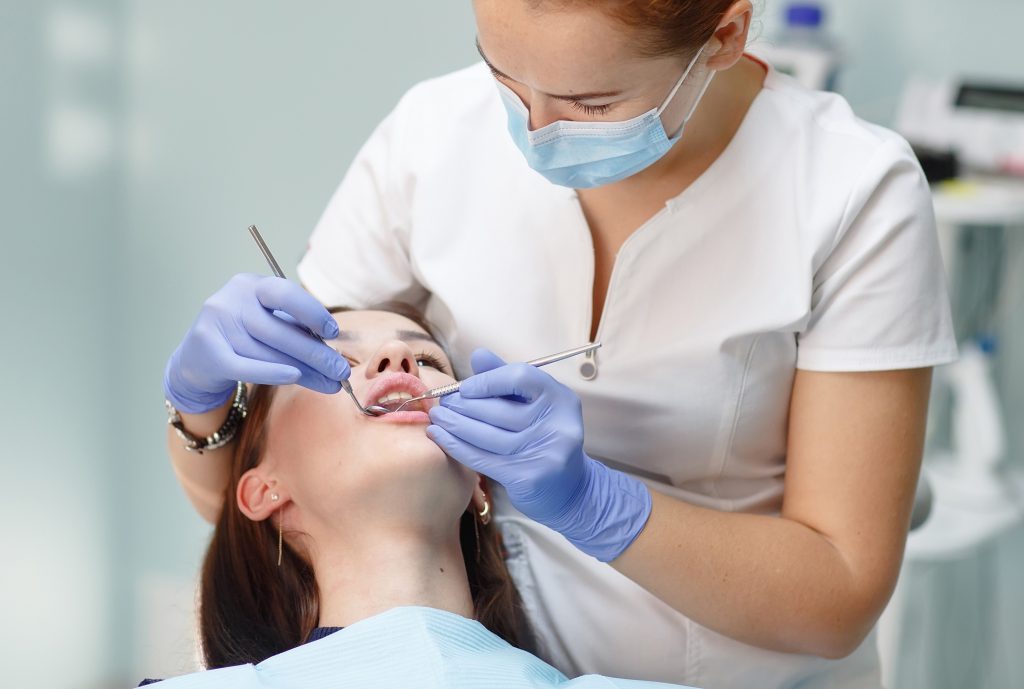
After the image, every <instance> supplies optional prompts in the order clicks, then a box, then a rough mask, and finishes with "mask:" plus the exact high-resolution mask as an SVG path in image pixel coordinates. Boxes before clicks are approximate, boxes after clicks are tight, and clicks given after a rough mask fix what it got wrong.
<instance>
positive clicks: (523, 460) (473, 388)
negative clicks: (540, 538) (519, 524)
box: [427, 349, 651, 562]
mask: <svg viewBox="0 0 1024 689" xmlns="http://www.w3.org/2000/svg"><path fill="white" fill-rule="evenodd" d="M472 363H473V371H474V372H475V373H476V375H474V376H472V377H470V378H467V379H466V380H464V381H463V382H462V387H461V389H460V391H459V392H456V393H453V394H451V395H447V396H445V397H442V398H441V402H440V405H439V406H436V407H434V408H433V409H431V410H430V420H431V422H432V424H433V425H431V426H429V427H428V428H427V434H428V435H429V436H430V437H431V439H433V440H434V442H436V443H437V444H438V445H439V446H440V447H441V449H443V450H444V451H445V452H446V453H447V454H448V456H450V457H452V458H453V459H455V460H457V461H459V462H461V463H462V464H464V465H466V466H468V467H470V468H472V469H474V470H475V471H477V472H479V473H481V474H484V475H485V476H487V477H488V478H491V479H493V480H495V481H497V482H498V483H500V484H501V485H502V486H504V487H505V490H507V491H508V494H509V497H510V498H511V500H512V504H513V505H515V507H516V508H517V509H518V510H519V511H520V512H522V513H523V514H525V515H526V516H527V517H530V518H531V519H533V520H535V521H538V522H540V523H541V524H544V525H545V526H548V527H550V528H552V529H554V530H555V531H558V532H559V533H561V534H562V535H563V536H565V537H566V538H567V539H569V541H570V542H571V543H572V544H573V545H575V546H576V547H577V548H579V549H580V550H582V551H583V552H585V553H587V554H589V555H592V556H593V557H596V558H597V559H599V560H601V561H603V562H610V561H611V560H614V559H615V558H616V557H618V556H619V555H620V554H622V552H623V551H624V550H625V549H626V548H627V547H629V545H630V544H631V543H632V542H633V540H634V539H636V537H637V536H638V535H639V534H640V532H641V531H642V530H643V527H644V525H645V524H646V523H647V518H648V517H649V516H650V513H651V495H650V493H649V492H648V490H647V487H646V486H645V485H644V484H643V483H641V482H640V481H638V480H637V479H635V478H633V477H632V476H629V475H627V474H624V473H622V472H621V471H615V470H614V469H609V468H608V467H606V466H605V465H604V464H601V463H600V462H598V461H596V460H594V459H592V458H590V457H588V456H587V453H586V452H584V451H583V413H582V409H581V405H580V398H579V397H578V396H577V395H576V393H574V392H573V391H572V390H570V389H569V388H567V387H566V386H564V385H562V384H561V383H559V382H558V381H556V380H555V379H554V378H552V377H551V376H550V375H548V374H547V373H544V372H543V371H541V370H540V369H538V368H536V367H534V366H530V365H529V364H511V365H506V364H505V362H503V361H502V360H501V359H500V358H498V357H497V356H496V355H495V354H493V353H491V352H489V351H487V350H485V349H478V350H477V351H475V352H474V353H473V357H472Z"/></svg>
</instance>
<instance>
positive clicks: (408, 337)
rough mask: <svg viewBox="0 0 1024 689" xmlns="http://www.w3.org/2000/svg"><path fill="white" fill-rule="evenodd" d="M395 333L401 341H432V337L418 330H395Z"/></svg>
mask: <svg viewBox="0 0 1024 689" xmlns="http://www.w3.org/2000/svg"><path fill="white" fill-rule="evenodd" d="M395 334H396V335H398V339H399V340H401V341H402V342H433V341H434V338H432V337H431V336H430V335H428V334H427V333H425V332H422V331H419V330H396V331H395Z"/></svg>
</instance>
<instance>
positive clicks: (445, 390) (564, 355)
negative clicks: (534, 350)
mask: <svg viewBox="0 0 1024 689" xmlns="http://www.w3.org/2000/svg"><path fill="white" fill-rule="evenodd" d="M600 346H601V343H600V342H591V343H590V344H586V345H583V346H582V347H576V348H575V349H567V350H565V351H564V352H559V353H558V354H552V355H551V356H542V357H541V358H539V359H534V360H533V361H527V362H526V363H528V364H529V365H530V366H536V367H537V368H540V367H541V366H547V365H548V364H553V363H555V362H556V361H561V360H562V359H568V358H569V357H573V356H579V355H580V354H589V353H590V352H592V351H594V350H595V349H597V348H599V347H600ZM461 386H462V381H461V380H457V381H455V382H454V383H449V384H448V385H442V386H441V387H437V388H432V389H430V390H427V392H426V393H425V394H423V395H420V396H419V397H413V398H412V399H408V400H405V401H403V402H402V403H401V404H400V405H398V406H397V407H395V408H394V409H393V410H391V409H389V410H388V413H391V412H393V411H399V410H401V408H402V407H404V406H405V405H407V404H409V403H410V402H416V401H417V400H426V399H431V398H434V397H444V396H445V395H450V394H452V393H453V392H458V390H459V388H460V387H461Z"/></svg>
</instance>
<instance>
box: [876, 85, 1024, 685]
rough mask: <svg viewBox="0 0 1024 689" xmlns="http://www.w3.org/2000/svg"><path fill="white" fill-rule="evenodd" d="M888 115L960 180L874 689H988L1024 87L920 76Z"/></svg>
mask: <svg viewBox="0 0 1024 689" xmlns="http://www.w3.org/2000/svg"><path fill="white" fill-rule="evenodd" d="M898 120H899V123H900V125H899V126H900V129H901V133H903V134H904V136H906V137H907V138H908V139H910V140H911V142H912V143H914V144H915V145H919V146H924V147H926V148H928V149H932V150H937V151H947V152H949V153H951V154H953V155H955V156H956V158H957V159H958V164H957V166H958V167H962V168H964V169H965V174H966V176H965V177H961V178H958V179H955V180H952V181H947V182H942V183H938V184H935V185H934V186H933V198H934V201H935V210H936V220H937V223H938V228H939V238H940V243H941V245H942V252H943V260H944V263H945V267H946V271H947V275H948V278H949V287H950V295H951V301H952V304H953V317H954V322H955V327H956V332H957V339H958V341H959V342H960V347H961V359H960V361H958V362H956V363H955V364H951V365H950V366H948V367H945V368H940V369H938V370H936V372H935V389H934V394H933V403H932V414H931V419H930V424H929V442H928V449H927V450H926V454H925V462H924V467H923V478H924V480H925V481H927V483H928V484H929V485H930V486H931V489H932V491H933V493H934V495H933V510H932V514H931V516H930V517H929V519H928V520H927V521H926V522H925V523H924V524H923V525H922V527H921V528H919V529H917V530H916V531H914V532H912V533H911V534H910V536H909V538H908V540H907V549H906V556H905V560H904V569H903V572H902V573H901V576H900V581H899V584H898V585H897V588H896V591H895V593H894V594H893V598H892V600H891V602H890V604H889V607H888V609H887V610H886V612H885V614H884V615H883V616H882V619H881V620H880V622H879V648H880V651H881V654H882V659H883V665H882V667H883V681H884V684H885V686H889V687H893V688H894V689H916V688H917V687H921V688H924V687H928V688H929V689H945V688H946V687H950V688H952V687H962V686H976V687H988V686H992V685H990V684H989V682H988V678H989V677H991V676H992V675H993V673H994V670H993V668H994V667H996V664H997V663H998V662H999V660H1000V658H999V651H1000V637H999V634H998V632H997V631H996V629H997V625H998V624H999V619H1000V614H1002V613H1000V612H999V610H998V608H997V607H996V604H995V601H996V600H997V597H998V593H997V592H998V590H999V586H1000V581H999V578H998V573H999V571H1000V567H999V566H997V563H998V558H999V556H1000V551H1001V549H1003V548H1005V546H1001V545H1000V543H1001V540H1002V537H1003V536H1004V535H1005V534H1007V533H1008V532H1010V531H1019V530H1020V529H1021V528H1022V526H1021V525H1022V523H1024V475H1022V474H1021V472H1020V470H1019V466H1020V463H1019V461H1016V462H1015V461H1007V460H1014V459H1017V460H1019V458H1009V457H1007V456H1006V454H1007V448H1008V444H1007V430H1008V429H1007V426H1006V424H1005V421H1004V414H1003V411H1002V406H1001V403H1000V395H999V393H1000V389H999V387H1000V383H1001V382H1002V381H1005V380H1006V375H1005V370H1004V369H1005V368H1006V366H1007V365H1009V363H1010V358H1009V356H1007V355H1006V354H1003V356H1002V359H1000V354H1001V352H1000V350H999V343H1000V340H999V334H1000V333H1001V331H1002V330H1003V328H1004V327H1005V325H1006V324H1007V323H1008V321H1009V320H1010V318H1011V315H1012V312H1013V310H1014V309H1015V307H1014V306H1013V305H1012V304H1013V302H1012V300H1013V299H1014V298H1016V299H1019V298H1020V296H1019V295H1020V294H1021V293H1022V290H1024V281H1022V279H1021V275H1022V272H1024V271H1022V268H1024V179H1021V178H1019V177H1016V176H1015V175H1017V174H1019V173H1021V172H1024V168H1022V166H1021V163H1022V162H1024V91H1022V90H1016V89H1013V88H1010V87H994V86H992V85H984V86H983V85H979V84H974V83H968V82H963V81H956V80H945V81H941V82H926V81H925V80H920V79H918V80H914V81H913V83H911V85H910V86H909V87H908V88H907V91H906V93H905V94H904V103H903V106H902V107H901V111H900V114H899V117H898ZM993 173H1001V174H993ZM943 176H945V175H943ZM1008 354H1009V355H1010V356H1013V355H1014V354H1013V353H1012V352H1010V353H1008ZM1018 355H1019V353H1018ZM1015 465H1016V466H1015ZM1007 652H1012V651H1007ZM1004 662H1005V661H1004Z"/></svg>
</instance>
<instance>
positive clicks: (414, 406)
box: [374, 391, 427, 412]
mask: <svg viewBox="0 0 1024 689" xmlns="http://www.w3.org/2000/svg"><path fill="white" fill-rule="evenodd" d="M412 398H413V395H412V394H410V393H408V392H403V391H396V392H390V393H388V394H387V395H385V396H383V397H381V398H379V399H377V400H376V401H375V402H374V404H379V405H380V406H382V407H384V408H385V409H390V410H391V411H394V410H396V409H398V407H401V406H402V404H403V403H404V402H405V401H406V400H411V399H412ZM426 402H427V400H416V401H415V402H411V403H409V404H406V405H405V406H404V407H402V411H422V412H425V411H427V409H426Z"/></svg>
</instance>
